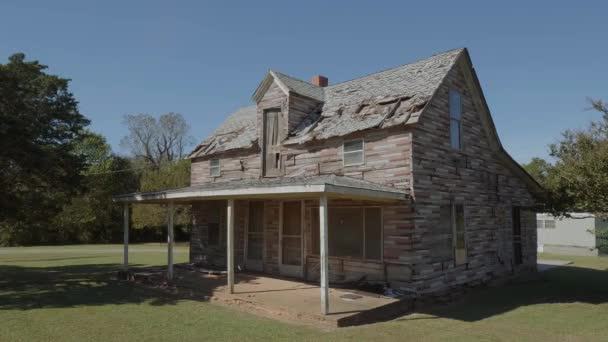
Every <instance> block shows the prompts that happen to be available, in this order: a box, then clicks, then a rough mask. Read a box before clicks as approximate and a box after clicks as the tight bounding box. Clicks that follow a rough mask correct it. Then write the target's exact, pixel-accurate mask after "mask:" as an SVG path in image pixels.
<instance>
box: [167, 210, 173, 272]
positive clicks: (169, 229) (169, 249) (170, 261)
mask: <svg viewBox="0 0 608 342" xmlns="http://www.w3.org/2000/svg"><path fill="white" fill-rule="evenodd" d="M173 211H174V210H173V202H169V208H168V216H169V220H168V223H167V257H168V260H167V279H173Z"/></svg>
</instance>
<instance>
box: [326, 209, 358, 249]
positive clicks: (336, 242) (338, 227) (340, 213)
mask: <svg viewBox="0 0 608 342" xmlns="http://www.w3.org/2000/svg"><path fill="white" fill-rule="evenodd" d="M328 230H329V232H328V235H329V241H328V245H329V255H330V256H337V257H354V258H362V257H363V210H361V208H333V209H332V208H330V209H329V227H328Z"/></svg>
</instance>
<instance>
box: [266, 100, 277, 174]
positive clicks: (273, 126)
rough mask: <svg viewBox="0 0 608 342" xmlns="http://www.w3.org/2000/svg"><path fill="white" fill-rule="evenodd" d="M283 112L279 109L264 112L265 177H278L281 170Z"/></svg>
mask: <svg viewBox="0 0 608 342" xmlns="http://www.w3.org/2000/svg"><path fill="white" fill-rule="evenodd" d="M280 114H281V112H280V110H279V109H269V110H266V111H264V120H263V121H264V151H263V158H264V161H263V164H264V175H265V176H276V175H278V174H279V172H280V169H281V151H280V146H279V143H280V138H279V133H280V130H279V129H280V127H281V124H280V120H281V115H280Z"/></svg>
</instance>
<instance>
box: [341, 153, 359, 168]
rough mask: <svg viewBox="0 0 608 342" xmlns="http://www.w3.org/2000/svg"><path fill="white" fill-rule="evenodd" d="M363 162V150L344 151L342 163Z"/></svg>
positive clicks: (353, 163)
mask: <svg viewBox="0 0 608 342" xmlns="http://www.w3.org/2000/svg"><path fill="white" fill-rule="evenodd" d="M361 163H363V151H361V152H349V153H344V165H355V164H361Z"/></svg>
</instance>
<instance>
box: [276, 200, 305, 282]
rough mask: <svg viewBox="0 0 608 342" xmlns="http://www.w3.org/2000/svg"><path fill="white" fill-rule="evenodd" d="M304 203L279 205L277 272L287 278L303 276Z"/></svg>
mask: <svg viewBox="0 0 608 342" xmlns="http://www.w3.org/2000/svg"><path fill="white" fill-rule="evenodd" d="M303 228H304V202H303V201H285V202H282V203H281V219H280V229H279V232H280V234H279V241H280V243H279V272H280V273H281V275H285V276H289V277H298V278H301V277H302V276H303V255H302V251H303V250H304V248H303V240H304V239H303V238H302V233H303V230H304V229H303Z"/></svg>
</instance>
